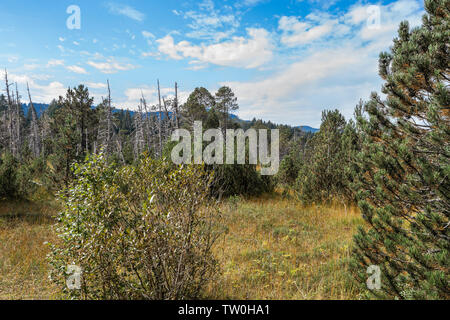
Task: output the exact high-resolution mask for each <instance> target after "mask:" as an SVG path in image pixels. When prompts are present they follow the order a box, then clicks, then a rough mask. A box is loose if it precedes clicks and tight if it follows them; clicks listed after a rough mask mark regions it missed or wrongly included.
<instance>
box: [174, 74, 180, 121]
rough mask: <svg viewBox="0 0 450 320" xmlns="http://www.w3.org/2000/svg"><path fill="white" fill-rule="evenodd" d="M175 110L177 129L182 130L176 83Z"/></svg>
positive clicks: (176, 85)
mask: <svg viewBox="0 0 450 320" xmlns="http://www.w3.org/2000/svg"><path fill="white" fill-rule="evenodd" d="M173 105H174V108H175V128H176V129H179V128H180V120H179V118H178V84H177V83H176V82H175V100H174V102H173Z"/></svg>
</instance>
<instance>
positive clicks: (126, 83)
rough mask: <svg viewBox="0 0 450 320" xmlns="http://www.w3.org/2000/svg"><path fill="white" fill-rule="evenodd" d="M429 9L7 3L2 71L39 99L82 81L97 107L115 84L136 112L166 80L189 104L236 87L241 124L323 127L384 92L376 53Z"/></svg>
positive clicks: (120, 0) (279, 2)
mask: <svg viewBox="0 0 450 320" xmlns="http://www.w3.org/2000/svg"><path fill="white" fill-rule="evenodd" d="M74 6H76V7H74ZM74 8H75V10H74ZM77 8H79V10H80V15H79V17H80V19H79V20H78V15H77V10H78V9H77ZM423 13H424V11H423V3H422V1H421V0H397V1H378V2H376V1H345V0H241V1H238V0H225V1H213V0H204V1H200V2H199V1H174V0H164V1H161V0H159V1H156V0H151V1H150V0H146V1H143V0H142V1H137V0H136V1H125V0H117V1H92V0H89V1H85V0H71V1H65V0H60V1H53V0H42V1H34V0H27V1H25V0H15V1H1V2H0V38H1V43H2V44H1V46H0V68H2V69H4V68H6V69H7V70H8V73H9V76H10V80H11V81H13V82H17V83H18V86H19V90H21V91H22V94H23V95H24V96H25V91H24V90H25V88H26V83H27V82H29V84H30V89H31V93H32V95H33V100H35V102H46V103H48V102H50V101H51V100H52V99H53V98H55V97H58V96H59V95H63V94H64V93H65V90H66V88H67V87H69V86H75V85H78V84H80V83H84V84H86V85H87V86H88V87H89V89H90V91H91V93H92V95H93V96H94V97H95V98H96V102H99V101H100V99H101V97H102V96H105V94H106V81H107V79H109V81H110V83H111V89H112V97H113V100H114V104H115V106H117V107H120V108H129V109H133V108H135V107H136V105H137V103H138V101H139V98H140V95H141V91H142V92H143V93H144V95H145V96H146V98H147V100H149V101H150V102H156V95H155V93H156V90H155V85H156V79H160V82H161V85H162V87H163V94H164V95H167V96H170V95H172V94H173V89H172V87H173V84H174V82H175V81H177V82H178V84H179V88H180V89H179V90H180V96H181V98H182V99H183V98H184V99H185V98H186V97H187V95H188V94H189V92H190V91H192V90H193V89H194V88H195V87H198V86H203V87H206V88H208V89H209V90H210V91H211V92H213V93H214V92H215V91H216V90H217V89H218V88H219V87H220V86H222V85H228V86H230V87H231V88H232V89H233V91H234V92H235V93H236V95H237V97H238V102H239V104H240V110H239V112H238V115H239V116H240V117H241V118H243V119H252V118H253V117H256V118H262V119H264V120H272V121H274V122H277V123H286V124H291V125H311V126H315V127H318V126H319V125H320V118H321V111H322V110H324V109H330V108H333V109H335V108H337V109H339V110H341V112H342V113H343V114H344V115H345V116H346V117H351V116H352V114H353V109H354V107H355V105H356V104H357V102H358V101H359V99H361V98H362V99H367V98H368V97H369V95H370V92H371V91H379V90H380V86H381V81H380V79H379V77H378V72H377V69H378V62H377V58H378V54H379V53H380V52H381V51H385V50H388V49H389V47H390V45H391V44H392V38H393V37H394V36H395V34H396V31H397V28H398V24H399V22H400V21H402V20H409V21H410V23H411V25H414V26H416V25H419V24H420V22H421V16H422V15H423ZM78 22H80V25H78ZM69 27H70V28H69ZM78 27H79V28H78ZM3 87H4V85H2V90H4V88H3Z"/></svg>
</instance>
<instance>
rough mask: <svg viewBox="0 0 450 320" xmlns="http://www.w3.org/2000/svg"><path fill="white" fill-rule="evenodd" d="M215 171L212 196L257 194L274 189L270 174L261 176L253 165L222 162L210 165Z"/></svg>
mask: <svg viewBox="0 0 450 320" xmlns="http://www.w3.org/2000/svg"><path fill="white" fill-rule="evenodd" d="M211 170H213V171H214V172H215V175H214V177H215V178H214V182H213V188H212V193H213V195H214V196H221V197H229V196H239V195H242V196H258V195H261V194H263V193H270V192H273V190H274V186H275V185H274V181H273V178H272V177H271V176H262V175H261V174H260V173H259V172H258V171H257V169H256V166H255V165H250V164H242V165H241V164H233V165H229V164H223V165H215V166H211Z"/></svg>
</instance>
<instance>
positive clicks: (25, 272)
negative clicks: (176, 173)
mask: <svg viewBox="0 0 450 320" xmlns="http://www.w3.org/2000/svg"><path fill="white" fill-rule="evenodd" d="M55 212H56V208H54V207H48V206H45V205H37V204H32V203H9V202H8V203H5V202H3V203H0V299H53V298H56V297H57V295H56V293H57V291H56V288H55V287H54V286H53V285H52V284H51V283H50V281H49V280H48V274H47V272H48V265H47V262H46V259H45V257H46V254H47V252H48V250H47V246H45V245H44V242H46V241H54V240H55V235H54V234H53V233H52V231H51V225H52V224H53V222H54V220H53V218H52V216H53V214H54V213H55ZM223 213H224V219H225V224H226V226H227V228H228V233H227V234H226V235H225V236H224V237H222V238H221V239H220V240H219V242H218V243H217V246H216V248H215V252H216V255H217V257H218V259H219V262H220V265H221V268H222V272H223V275H222V276H221V277H220V279H219V280H218V281H216V282H215V283H214V284H212V285H211V286H210V288H208V292H207V295H208V297H210V298H214V299H280V300H281V299H356V298H358V291H357V289H356V287H355V286H354V283H353V282H352V276H351V275H350V274H349V272H348V259H349V253H350V247H351V243H352V235H353V234H354V232H355V230H356V227H357V226H358V225H360V224H362V219H361V218H360V214H359V212H358V210H357V209H355V208H350V209H349V210H347V212H346V211H345V210H344V209H343V208H341V207H311V208H304V207H301V206H300V205H299V204H298V203H296V202H295V201H293V200H286V199H282V198H280V197H266V198H261V199H255V200H240V199H234V200H233V199H232V200H230V201H228V202H227V203H225V204H224V205H223Z"/></svg>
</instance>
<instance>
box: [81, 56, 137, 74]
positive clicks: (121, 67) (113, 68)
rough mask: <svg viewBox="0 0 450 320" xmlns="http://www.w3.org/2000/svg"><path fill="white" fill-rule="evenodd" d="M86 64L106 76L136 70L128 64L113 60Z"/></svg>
mask: <svg viewBox="0 0 450 320" xmlns="http://www.w3.org/2000/svg"><path fill="white" fill-rule="evenodd" d="M87 64H88V65H90V66H91V67H93V68H95V69H97V70H99V71H100V72H102V73H106V74H112V73H116V72H118V71H127V70H132V69H135V68H136V66H134V65H132V64H129V63H120V62H117V61H116V60H115V59H114V58H108V59H107V60H106V61H104V62H96V61H88V62H87Z"/></svg>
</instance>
